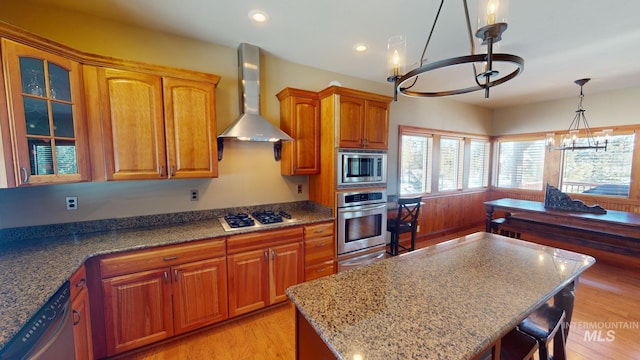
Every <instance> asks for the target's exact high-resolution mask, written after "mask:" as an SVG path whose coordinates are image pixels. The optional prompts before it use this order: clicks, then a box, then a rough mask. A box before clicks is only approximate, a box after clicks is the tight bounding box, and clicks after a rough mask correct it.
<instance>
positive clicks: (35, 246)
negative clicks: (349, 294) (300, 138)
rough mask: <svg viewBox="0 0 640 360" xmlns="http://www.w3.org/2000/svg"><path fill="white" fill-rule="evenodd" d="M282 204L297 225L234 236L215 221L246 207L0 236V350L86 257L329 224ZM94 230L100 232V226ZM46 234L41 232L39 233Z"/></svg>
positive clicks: (311, 210)
mask: <svg viewBox="0 0 640 360" xmlns="http://www.w3.org/2000/svg"><path fill="white" fill-rule="evenodd" d="M287 204H288V203H287ZM287 204H285V205H283V207H286V208H287V210H291V211H292V214H293V215H295V218H296V219H297V220H298V221H297V222H294V223H280V224H273V225H269V226H264V227H261V228H259V229H251V230H238V231H234V232H225V231H224V229H223V228H222V226H221V225H220V222H219V221H218V219H217V217H219V216H223V215H224V213H226V212H228V211H236V212H237V211H249V212H250V211H252V208H234V209H218V210H211V211H201V212H193V213H180V214H165V215H159V216H148V217H145V218H142V217H140V218H128V219H117V220H115V221H113V223H112V222H111V221H108V222H109V224H108V225H107V226H106V227H107V228H111V229H110V230H106V231H99V232H90V233H80V234H75V235H73V234H59V233H63V232H65V231H68V229H63V230H61V229H60V228H61V227H65V226H51V229H50V233H51V235H55V236H48V237H37V238H30V239H18V240H11V241H6V240H7V239H5V238H6V237H9V235H13V234H12V233H11V232H7V231H5V232H0V240H1V241H0V274H1V275H2V276H0V349H2V348H3V347H4V346H5V344H6V343H7V342H8V341H9V340H11V338H12V337H13V335H14V334H16V333H17V332H18V331H19V330H20V329H21V328H22V326H23V325H24V324H25V323H26V322H27V321H28V320H29V318H30V317H31V316H32V315H33V314H35V313H36V312H37V311H38V309H40V307H41V306H42V305H43V304H44V303H45V302H46V301H47V300H48V299H49V297H50V296H51V295H53V294H54V293H55V291H56V290H58V288H59V287H60V286H61V285H62V284H63V283H64V282H65V281H66V280H67V279H69V277H70V276H71V275H72V274H73V272H74V271H75V270H76V269H77V268H78V267H79V266H80V265H82V264H83V263H84V262H85V261H86V260H87V259H88V258H90V257H92V256H97V255H104V254H111V253H116V252H121V251H128V250H135V249H144V248H151V247H155V246H162V245H170V244H179V243H184V242H188V241H194V240H202V239H210V238H215V237H221V236H227V235H230V234H238V233H243V232H250V231H256V230H268V229H276V228H281V227H287V226H300V225H304V224H310V223H315V222H321V221H328V220H333V217H332V216H331V210H330V209H328V208H325V207H323V206H320V205H317V204H313V203H311V204H308V203H307V202H300V203H291V205H287ZM290 207H291V208H290ZM175 218H180V219H177V220H175ZM172 222H175V223H173V224H172ZM163 224H164V225H163ZM95 226H97V225H95V224H94V223H93V222H92V223H91V224H84V223H80V224H79V225H78V224H74V225H73V228H74V230H73V231H76V230H77V232H82V230H83V229H78V228H80V227H95ZM99 226H101V227H105V226H104V224H101V225H99ZM140 226H144V227H140ZM123 227H124V229H123ZM92 229H93V228H92ZM40 230H41V229H39V230H38V231H39V232H40V233H41V235H42V231H40ZM25 231H31V230H30V229H29V228H27V230H24V231H20V233H24V232H25ZM47 231H48V230H47V228H45V229H44V232H45V233H48V232H47ZM7 233H9V235H7ZM56 233H58V234H57V235H56ZM18 235H19V234H18ZM18 235H16V236H18ZM34 235H36V234H35V233H33V234H29V236H34ZM3 237H4V238H3Z"/></svg>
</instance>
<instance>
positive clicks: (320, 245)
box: [316, 243, 326, 248]
mask: <svg viewBox="0 0 640 360" xmlns="http://www.w3.org/2000/svg"><path fill="white" fill-rule="evenodd" d="M325 245H326V244H325V243H320V244H316V247H317V248H319V247H324V246H325Z"/></svg>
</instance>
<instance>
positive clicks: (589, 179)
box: [561, 134, 635, 197]
mask: <svg viewBox="0 0 640 360" xmlns="http://www.w3.org/2000/svg"><path fill="white" fill-rule="evenodd" d="M634 141H635V136H634V134H626V135H624V134H623V135H613V136H611V137H610V138H609V143H608V145H607V151H603V150H598V151H595V150H576V151H570V150H567V151H565V152H564V154H563V156H564V157H563V166H562V179H561V184H562V191H563V192H566V193H585V194H593V195H610V196H624V197H628V196H629V185H630V183H631V163H632V160H633V144H634Z"/></svg>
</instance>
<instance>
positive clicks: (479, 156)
mask: <svg viewBox="0 0 640 360" xmlns="http://www.w3.org/2000/svg"><path fill="white" fill-rule="evenodd" d="M490 149H491V146H490V144H489V142H488V141H486V140H475V139H472V140H471V151H470V159H469V189H475V188H481V187H487V186H489V151H490Z"/></svg>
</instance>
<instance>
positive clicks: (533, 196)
mask: <svg viewBox="0 0 640 360" xmlns="http://www.w3.org/2000/svg"><path fill="white" fill-rule="evenodd" d="M571 197H572V198H573V199H579V200H582V201H584V202H585V203H586V204H589V205H592V204H599V205H600V206H602V207H603V208H605V209H610V210H617V211H627V212H634V213H639V214H640V204H637V203H635V202H633V201H629V200H627V199H616V198H613V197H606V196H602V197H594V196H587V197H583V198H581V197H580V196H578V195H574V194H571ZM502 198H512V199H520V200H530V201H541V202H542V201H544V193H543V192H542V191H521V190H513V191H509V190H504V189H491V190H487V191H484V192H474V193H460V194H450V195H444V196H435V197H426V198H423V199H422V202H423V203H424V205H423V206H422V209H421V214H420V222H419V224H420V227H419V231H418V238H419V239H420V238H431V237H435V236H440V235H444V234H449V233H454V232H456V231H460V230H465V229H469V228H472V227H477V226H479V225H483V224H484V221H485V216H486V210H485V207H484V204H483V203H484V202H485V201H488V200H495V199H502ZM496 215H497V216H501V215H500V214H496ZM402 238H403V239H405V240H406V239H408V238H407V237H406V236H403V237H402Z"/></svg>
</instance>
